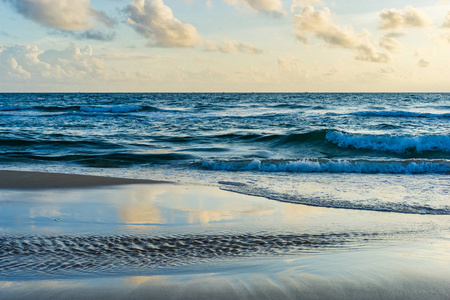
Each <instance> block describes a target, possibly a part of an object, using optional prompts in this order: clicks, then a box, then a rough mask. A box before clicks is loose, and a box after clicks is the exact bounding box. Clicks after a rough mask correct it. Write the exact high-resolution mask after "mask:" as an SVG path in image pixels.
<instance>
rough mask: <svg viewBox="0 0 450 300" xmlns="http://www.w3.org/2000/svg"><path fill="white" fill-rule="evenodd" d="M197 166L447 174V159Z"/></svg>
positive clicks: (206, 164) (209, 165) (210, 167)
mask: <svg viewBox="0 0 450 300" xmlns="http://www.w3.org/2000/svg"><path fill="white" fill-rule="evenodd" d="M201 168H203V169H207V170H223V171H260V172H293V173H311V172H326V173H365V174H376V173H381V174H448V173H450V161H448V160H401V161H389V160H387V161H372V160H329V159H304V160H299V161H285V160H278V161H277V160H267V161H262V160H258V159H255V160H252V161H206V162H203V163H202V164H201Z"/></svg>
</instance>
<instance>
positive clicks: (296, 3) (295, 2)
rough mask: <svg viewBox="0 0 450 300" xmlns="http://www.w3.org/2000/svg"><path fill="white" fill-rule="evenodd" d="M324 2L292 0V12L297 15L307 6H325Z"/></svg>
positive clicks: (320, 0)
mask: <svg viewBox="0 0 450 300" xmlns="http://www.w3.org/2000/svg"><path fill="white" fill-rule="evenodd" d="M324 5H325V3H323V1H322V0H292V5H291V12H292V13H295V12H297V11H299V10H301V8H303V7H306V6H324Z"/></svg>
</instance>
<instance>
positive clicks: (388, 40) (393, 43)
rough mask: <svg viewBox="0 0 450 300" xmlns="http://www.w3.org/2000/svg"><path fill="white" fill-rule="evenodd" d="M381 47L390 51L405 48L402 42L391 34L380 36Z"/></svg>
mask: <svg viewBox="0 0 450 300" xmlns="http://www.w3.org/2000/svg"><path fill="white" fill-rule="evenodd" d="M380 47H381V48H384V49H386V50H388V51H400V50H402V49H403V45H402V43H400V42H399V41H397V40H396V39H394V38H393V37H389V36H383V37H381V38H380Z"/></svg>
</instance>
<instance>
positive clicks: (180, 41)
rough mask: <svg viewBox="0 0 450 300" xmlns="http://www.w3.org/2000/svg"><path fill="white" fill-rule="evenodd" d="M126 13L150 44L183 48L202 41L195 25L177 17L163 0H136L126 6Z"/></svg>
mask: <svg viewBox="0 0 450 300" xmlns="http://www.w3.org/2000/svg"><path fill="white" fill-rule="evenodd" d="M125 13H126V14H127V16H128V19H127V23H128V24H129V25H130V26H131V27H133V28H134V30H136V32H137V33H139V34H140V35H141V36H143V37H145V38H147V39H149V40H150V42H149V44H148V45H149V46H154V47H165V48H183V47H194V46H196V45H198V44H199V43H200V42H201V38H200V35H199V34H198V33H197V30H196V29H195V27H194V26H192V25H191V24H187V23H183V22H181V21H180V20H178V19H177V18H175V17H174V15H173V12H172V10H171V9H170V7H168V6H166V5H165V4H164V2H163V1H162V0H153V1H149V0H134V1H132V2H131V3H130V4H129V5H128V6H127V7H126V9H125Z"/></svg>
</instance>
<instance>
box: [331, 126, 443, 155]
mask: <svg viewBox="0 0 450 300" xmlns="http://www.w3.org/2000/svg"><path fill="white" fill-rule="evenodd" d="M326 140H327V141H329V142H331V143H333V144H336V145H337V146H339V147H341V148H355V149H367V150H375V151H383V152H392V153H398V154H406V153H421V152H424V151H440V152H445V153H448V152H450V136H448V135H423V136H392V135H374V134H350V133H346V132H339V131H328V132H327V133H326Z"/></svg>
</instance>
